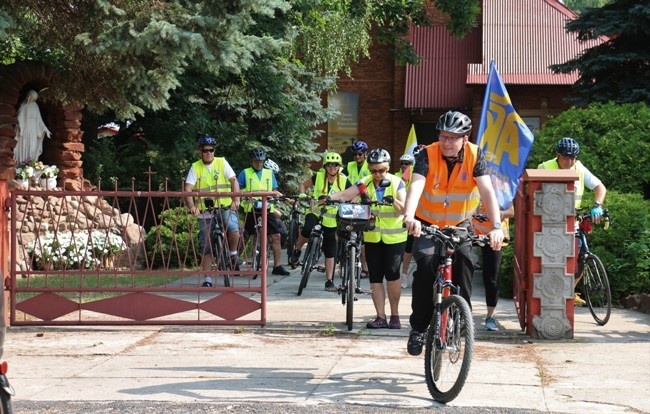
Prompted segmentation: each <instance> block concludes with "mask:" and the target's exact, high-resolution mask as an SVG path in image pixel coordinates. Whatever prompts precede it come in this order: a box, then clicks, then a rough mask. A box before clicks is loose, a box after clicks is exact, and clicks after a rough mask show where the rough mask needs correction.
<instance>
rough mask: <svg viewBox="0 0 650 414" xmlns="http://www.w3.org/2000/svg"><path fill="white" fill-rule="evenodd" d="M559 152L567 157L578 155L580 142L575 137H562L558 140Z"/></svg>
mask: <svg viewBox="0 0 650 414" xmlns="http://www.w3.org/2000/svg"><path fill="white" fill-rule="evenodd" d="M557 152H558V154H561V155H564V156H566V157H577V156H578V154H580V144H578V141H576V140H575V139H573V138H570V137H565V138H562V139H561V140H559V141H558V142H557Z"/></svg>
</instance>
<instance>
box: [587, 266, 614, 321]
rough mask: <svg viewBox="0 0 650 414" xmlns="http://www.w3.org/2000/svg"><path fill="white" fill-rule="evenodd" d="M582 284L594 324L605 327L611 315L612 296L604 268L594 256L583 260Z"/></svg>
mask: <svg viewBox="0 0 650 414" xmlns="http://www.w3.org/2000/svg"><path fill="white" fill-rule="evenodd" d="M583 283H584V289H585V299H586V301H587V305H588V306H589V311H590V312H591V315H592V316H593V318H594V320H595V321H596V323H598V324H599V325H605V324H606V323H607V322H608V321H609V317H610V314H611V309H612V295H611V291H610V287H609V280H608V279H607V272H606V271H605V267H604V266H603V264H602V262H601V261H600V259H599V258H598V256H596V255H594V254H590V255H589V256H588V257H587V259H586V260H585V269H584V276H583Z"/></svg>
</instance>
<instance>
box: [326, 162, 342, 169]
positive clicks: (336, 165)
mask: <svg viewBox="0 0 650 414" xmlns="http://www.w3.org/2000/svg"><path fill="white" fill-rule="evenodd" d="M338 166H339V164H335V163H333V162H328V163H327V164H325V167H327V168H332V167H338Z"/></svg>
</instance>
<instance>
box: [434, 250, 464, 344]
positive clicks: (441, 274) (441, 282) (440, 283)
mask: <svg viewBox="0 0 650 414" xmlns="http://www.w3.org/2000/svg"><path fill="white" fill-rule="evenodd" d="M443 248H444V249H445V256H444V257H443V258H441V260H440V265H438V275H437V282H436V290H435V295H436V297H435V298H434V302H435V304H436V305H435V309H434V312H435V313H436V314H437V315H438V317H437V318H436V321H437V324H436V325H437V326H436V327H435V329H436V346H437V347H438V349H442V348H443V347H444V346H445V343H446V342H447V338H446V335H447V331H446V330H445V329H442V327H443V326H446V325H447V312H444V313H443V312H442V300H443V299H444V298H446V297H447V296H449V295H451V294H454V295H457V294H458V292H459V291H460V288H459V287H458V286H456V285H454V284H453V283H452V281H451V279H452V263H453V260H452V255H453V254H454V250H451V249H447V248H446V247H444V246H443Z"/></svg>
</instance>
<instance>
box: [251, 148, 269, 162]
mask: <svg viewBox="0 0 650 414" xmlns="http://www.w3.org/2000/svg"><path fill="white" fill-rule="evenodd" d="M251 160H253V161H264V160H266V151H264V150H263V149H262V148H255V149H253V150H251Z"/></svg>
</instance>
